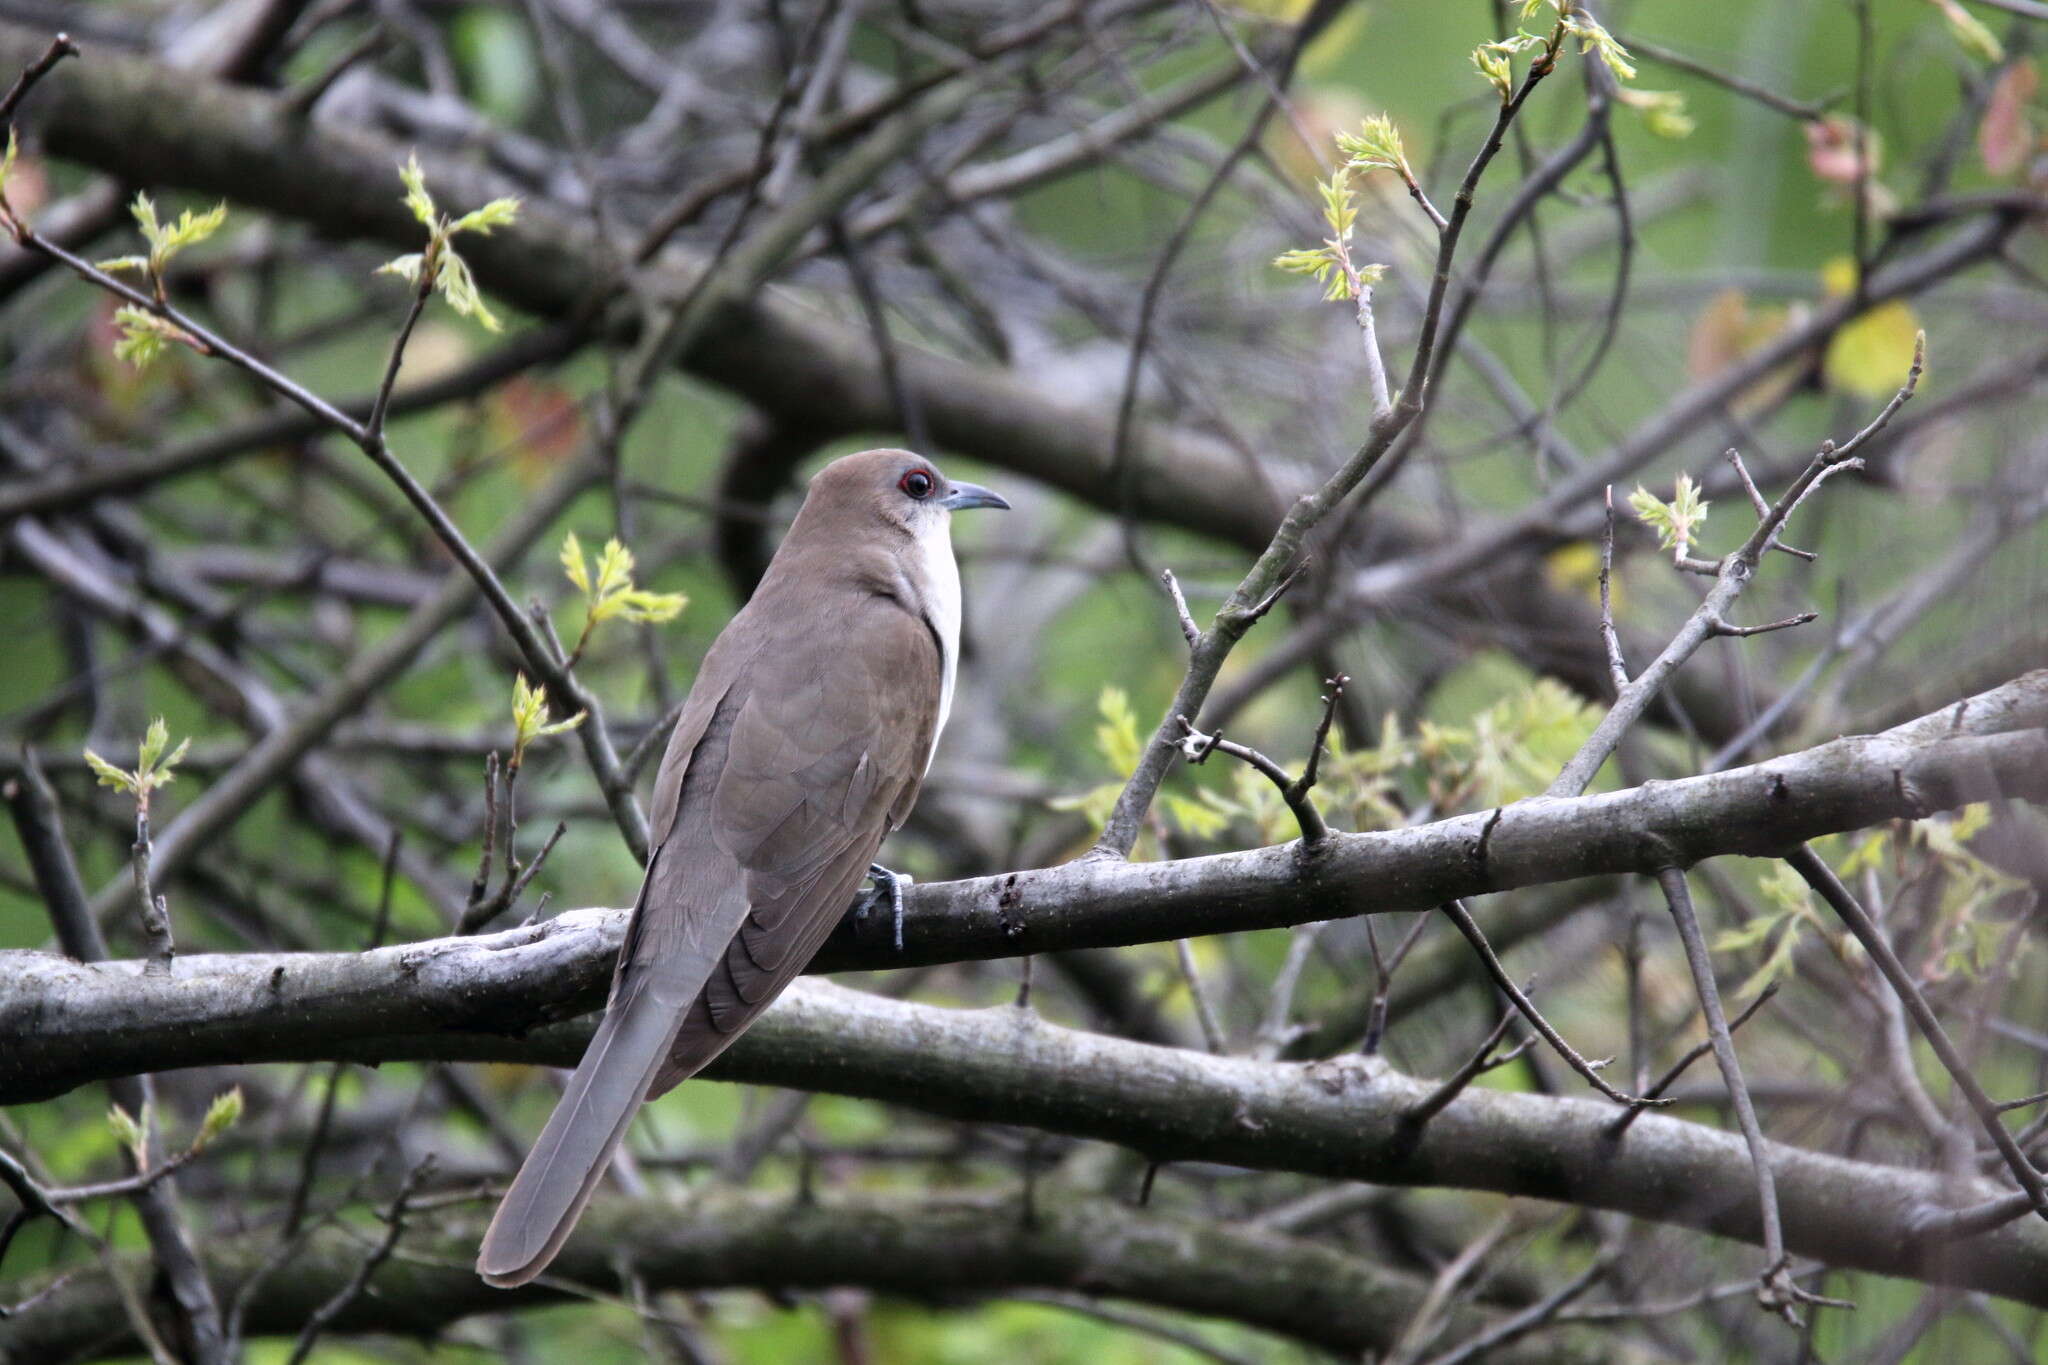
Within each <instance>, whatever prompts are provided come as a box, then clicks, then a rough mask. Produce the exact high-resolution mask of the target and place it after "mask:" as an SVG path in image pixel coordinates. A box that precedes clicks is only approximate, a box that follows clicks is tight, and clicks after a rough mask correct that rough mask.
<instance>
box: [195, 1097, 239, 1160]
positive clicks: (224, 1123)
mask: <svg viewBox="0 0 2048 1365" xmlns="http://www.w3.org/2000/svg"><path fill="white" fill-rule="evenodd" d="M241 1117H242V1087H241V1086H239V1085H238V1086H235V1087H234V1088H233V1089H230V1090H223V1091H222V1092H221V1093H220V1094H218V1095H215V1096H214V1097H213V1103H212V1104H209V1105H208V1106H206V1117H205V1118H204V1119H202V1120H200V1123H199V1135H198V1136H197V1137H195V1138H193V1139H192V1150H193V1151H195V1152H197V1151H201V1150H203V1149H204V1148H206V1147H208V1146H209V1145H211V1144H212V1142H213V1140H214V1139H215V1138H217V1137H219V1136H220V1135H221V1134H222V1133H225V1132H226V1131H227V1130H228V1129H230V1128H232V1127H234V1126H235V1124H236V1122H237V1121H239V1120H240V1119H241Z"/></svg>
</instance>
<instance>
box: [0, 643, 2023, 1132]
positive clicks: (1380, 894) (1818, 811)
mask: <svg viewBox="0 0 2048 1365" xmlns="http://www.w3.org/2000/svg"><path fill="white" fill-rule="evenodd" d="M2044 723H2048V671H2042V672H2036V673H2030V674H2027V675H2026V676H2025V677H2022V678H2019V679H2017V680H2015V681H2014V682H2011V683H2008V684H2007V685H2006V686H2004V687H2002V688H1998V689H1996V690H1994V691H1992V692H1987V693H1984V694H1981V695H1980V696H1977V697H1974V698H1971V699H1970V700H1969V701H1968V702H1967V703H1958V704H1957V705H1956V706H1952V707H1947V708H1944V709H1943V710H1942V711H1939V712H1936V713H1934V714H1933V715H1931V716H1927V717H1924V718H1922V719H1920V720H1917V721H1913V722H1910V723H1908V724H1906V725H1903V726H1900V727H1898V728H1896V729H1893V730H1890V731H1887V732H1885V733H1884V734H1882V735H1873V736H1864V737H1860V738H1850V739H1840V740H1836V741H1834V742H1833V743H1830V744H1825V745H1822V746H1820V747H1819V748H1817V749H1810V750H1807V751H1805V752H1803V753H1798V754H1792V755H1788V756H1786V757H1783V758H1778V759H1773V760H1771V761H1770V762H1767V763H1761V764H1757V765H1755V766H1753V767H1748V768H1737V769H1732V770H1730V771H1728V772H1724V773H1716V774H1713V775H1711V776H1707V777H1695V778H1688V779H1685V780H1684V781H1678V782H1658V783H1653V784H1651V785H1649V786H1645V787H1637V788H1632V789H1629V790H1626V791H1619V792H1611V793H1604V794H1601V795H1597V796H1589V797H1579V798H1575V799H1569V800H1560V799H1548V798H1544V799H1536V800H1530V801H1523V802H1519V803H1517V804H1515V805H1512V806H1509V807H1506V808H1505V812H1504V813H1500V814H1498V816H1497V817H1496V813H1495V812H1480V813H1476V814H1473V815H1465V816H1458V817H1456V818H1454V819H1450V820H1441V821H1437V822H1436V823H1434V824H1428V825H1420V826H1415V827H1412V828H1407V829H1401V830H1393V831H1388V832H1385V833H1380V834H1332V835H1331V836H1330V837H1329V838H1328V839H1327V840H1325V842H1324V844H1323V845H1322V852H1320V853H1318V854H1317V855H1316V856H1315V858H1314V860H1313V862H1309V863H1304V862H1303V861H1302V860H1301V859H1300V857H1299V854H1298V852H1297V846H1296V845H1293V844H1287V845H1280V846H1276V847H1271V848H1262V849H1253V850H1250V851H1248V852H1242V853H1226V854H1218V855H1215V856H1212V857H1206V858H1187V859H1181V860H1178V861H1174V862H1163V863H1136V864H1124V863H1117V862H1085V863H1074V864H1067V865H1064V866H1061V867H1055V868H1047V869H1042V870H1037V871H1029V872H1013V873H1008V874H1005V875H1003V876H997V877H981V878H975V879H972V880H967V881H958V882H940V883H921V884H919V885H918V886H916V887H915V888H914V889H913V890H912V891H910V893H909V894H908V895H907V897H906V917H905V923H904V946H903V948H902V950H901V951H898V950H897V949H896V948H895V947H894V946H893V944H892V943H891V941H890V939H891V933H892V931H891V927H890V925H889V924H888V922H887V918H886V917H876V922H873V923H870V924H868V925H867V926H865V927H863V926H860V925H858V924H849V925H848V926H847V927H845V928H843V929H842V930H841V931H840V933H839V934H838V935H837V936H836V937H835V938H834V939H833V940H832V941H831V942H830V943H828V944H827V946H826V950H825V952H824V953H822V954H821V955H820V957H819V958H818V960H817V961H816V962H815V963H814V964H813V966H812V970H814V971H843V970H856V969H858V970H869V969H875V968H884V967H892V966H917V965H923V964H926V963H933V962H953V961H961V960H968V959H990V958H1002V957H1016V956H1022V955H1028V954H1032V953H1041V952H1049V951H1056V950H1062V949H1069V948H1088V947H1111V946H1119V945H1124V944H1132V943H1152V942H1167V941H1171V940H1173V939H1177V938H1186V937H1190V936H1197V935H1203V934H1216V933H1230V932H1237V931H1242V930H1248V929H1265V928H1278V927H1285V926H1290V925H1294V924H1303V923H1311V922H1314V921H1317V920H1326V919H1332V918H1336V917H1338V915H1339V914H1340V913H1342V912H1346V911H1348V912H1349V913H1354V914H1376V913H1386V912H1391V911H1400V910H1425V909H1431V908H1434V907H1435V906H1437V905H1440V904H1442V903H1443V902H1444V901H1447V900H1450V899H1453V898H1456V897H1463V896H1472V895H1480V894H1484V893H1486V892H1489V891H1499V890H1506V889H1509V888H1511V887H1518V886H1532V885H1537V884H1540V883H1548V882H1556V881H1563V880H1568V879H1571V878H1577V877H1590V876H1600V875H1607V874H1614V873H1626V872H1638V873H1643V874H1646V875H1654V874H1655V873H1656V872H1657V871H1658V870H1660V869H1661V868H1663V867H1671V866H1686V865H1690V864H1692V863H1694V862H1697V861H1699V860H1701V859H1703V858H1708V857H1713V856H1716V855H1721V854H1730V853H1740V854H1749V855H1753V856H1774V855H1783V854H1784V853H1786V852H1787V851H1789V850H1790V849H1791V848H1792V847H1794V846H1795V845H1797V844H1798V843H1799V842H1801V841H1803V840H1806V839H1810V838H1814V837H1817V836H1818V835H1821V834H1825V833H1831V832H1836V831H1841V830H1848V829H1858V828H1863V827H1866V826H1868V825H1872V824H1875V823H1878V822H1880V821H1883V820H1889V819H1916V818H1919V817H1921V816H1925V815H1927V814H1929V813H1931V812H1933V811H1937V810H1945V809H1952V808H1954V807H1957V806H1960V805H1964V804H1967V803H1969V802H1971V801H1978V800H1985V799H1988V798H1991V797H1996V796H2017V797H2023V798H2031V799H2035V800H2044V799H2048V734H2044V733H2043V731H2042V729H2041V728H2040V727H2042V726H2043V725H2044ZM1952 731H1953V733H1951V732H1952ZM1489 826H1491V832H1490V833H1489V832H1488V828H1489ZM624 920H625V916H624V912H622V911H602V910H593V911H577V912H571V913H569V914H565V915H562V916H559V917H557V918H556V919H553V920H549V921H546V922H544V923H542V924H538V925H534V926H531V927H528V928H524V929H515V930H511V931H508V932H506V933H502V934H493V935H485V936H480V937H473V938H455V939H439V940H433V941H430V942H425V943H414V944H409V945H404V946H400V947H392V948H384V949H379V950H377V951H375V952H368V953H360V954H357V953H338V954H319V953H304V954H235V955H206V954H193V955H190V956H186V957H181V958H180V959H179V960H178V961H177V963H176V964H175V966H174V967H173V969H172V971H171V972H170V973H168V974H165V973H158V974H156V975H154V976H147V977H145V976H144V975H143V974H142V973H141V971H140V969H139V966H137V964H109V965H107V966H104V967H91V966H86V965H84V964H81V963H76V962H71V961H68V960H66V959H62V958H52V957H49V956H47V955H44V954H39V953H26V952H12V953H0V979H5V980H7V981H8V982H9V983H10V989H9V990H8V992H7V993H6V994H5V995H0V1037H7V1038H10V1039H12V1040H14V1044H13V1046H10V1047H9V1048H7V1049H5V1050H4V1051H0V1103H16V1102H20V1101H23V1100H28V1099H37V1098H42V1097H45V1096H48V1095H50V1094H54V1093H58V1092H61V1091H63V1090H67V1089H69V1088H71V1087H73V1086H76V1085H79V1084H82V1083H84V1082H85V1081H88V1080H94V1079H99V1078H103V1077H107V1076H115V1075H122V1074H127V1073H130V1072H135V1071H148V1070H158V1069H165V1068H170V1067H179V1066H199V1065H211V1064H219V1063H234V1062H247V1061H262V1060H281V1059H284V1058H305V1057H332V1056H336V1055H339V1054H338V1052H336V1051H334V1050H332V1049H334V1048H336V1047H338V1046H339V1045H341V1044H344V1043H346V1042H348V1041H350V1040H362V1039H374V1038H377V1037H382V1036H388V1035H392V1034H401V1033H420V1032H431V1031H435V1030H440V1029H461V1030H468V1031H480V1032H485V1033H516V1032H519V1031H522V1030H525V1029H529V1028H532V1027H534V1026H535V1025H537V1024H542V1023H546V1022H550V1021H553V1020H559V1019H565V1018H569V1017H573V1016H575V1015H577V1014H581V1013H584V1012H586V1011H589V1010H593V1009H596V1008H597V1007H598V1006H599V1005H600V1004H601V1003H602V1002H603V998H604V992H605V988H606V985H607V983H608V982H609V980H610V976H611V965H612V958H613V956H614V955H615V953H616V952H617V948H618V942H619V934H620V933H621V932H622V931H623V927H624Z"/></svg>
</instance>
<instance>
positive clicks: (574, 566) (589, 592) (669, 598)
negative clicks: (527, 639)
mask: <svg viewBox="0 0 2048 1365" xmlns="http://www.w3.org/2000/svg"><path fill="white" fill-rule="evenodd" d="M561 559H562V571H563V572H564V573H566V574H567V575H568V576H569V581H570V582H571V583H574V584H575V585H576V587H577V589H578V591H580V592H581V593H582V594H583V609H584V622H583V633H582V635H581V636H579V637H578V638H577V641H576V649H575V651H574V653H575V654H577V655H580V654H581V653H582V652H583V645H584V643H585V642H586V641H587V640H588V639H589V638H590V631H591V628H592V627H593V626H596V625H598V624H600V623H601V622H605V621H609V620H612V619H614V618H619V619H623V620H627V621H643V622H648V623H652V624H657V625H658V624H660V623H662V622H665V621H673V620H675V618H676V617H677V616H679V615H681V614H682V610H683V608H684V607H686V606H688V605H689V601H690V599H689V598H688V597H685V596H684V595H683V594H682V593H679V592H650V591H648V590H647V589H645V588H641V587H638V586H636V585H635V584H634V582H633V552H632V551H631V550H629V549H627V548H626V547H625V545H624V544H623V543H622V542H621V541H620V540H619V539H618V537H616V536H614V537H612V538H611V539H610V540H607V541H606V542H605V545H604V549H603V550H602V551H601V552H600V553H599V554H598V556H597V565H596V573H595V576H593V574H592V571H591V568H590V566H589V565H588V564H587V563H586V561H585V559H584V555H583V543H582V542H581V541H579V540H578V539H576V533H575V532H573V531H572V532H570V533H569V537H568V539H567V540H565V541H563V542H562V555H561Z"/></svg>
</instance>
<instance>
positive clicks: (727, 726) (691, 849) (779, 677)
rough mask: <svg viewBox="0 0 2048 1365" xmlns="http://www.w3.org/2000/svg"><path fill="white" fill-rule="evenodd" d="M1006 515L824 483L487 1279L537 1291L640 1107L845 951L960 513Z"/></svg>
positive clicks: (895, 471)
mask: <svg viewBox="0 0 2048 1365" xmlns="http://www.w3.org/2000/svg"><path fill="white" fill-rule="evenodd" d="M1007 505H1008V504H1006V503H1004V502H1003V501H1002V499H1000V498H998V497H996V496H995V495H994V494H992V493H989V492H987V491H986V490H985V489H980V488H976V487H974V486H973V485H972V484H954V483H949V482H948V481H947V480H946V479H945V478H944V477H943V476H941V475H940V474H939V473H938V471H937V470H936V469H935V468H934V467H933V466H932V464H931V463H930V461H928V460H925V459H923V458H922V457H920V456H917V455H914V454H911V453H910V452H908V451H902V450H869V451H863V452H862V453H860V454H858V455H848V456H846V457H844V458H843V459H839V460H835V461H833V462H832V463H831V464H829V465H827V466H826V467H825V468H824V469H823V470H821V471H820V472H819V473H818V475H817V476H816V477H815V478H813V479H812V480H811V486H810V491H809V493H808V495H807V496H806V497H805V499H804V505H803V508H802V510H801V511H799V512H798V513H797V517H796V521H795V522H794V524H792V525H791V527H790V529H789V534H788V535H787V536H786V537H785V538H784V539H783V542H782V546H781V548H780V549H778V550H777V551H776V554H775V558H774V559H773V560H772V561H771V562H770V564H769V566H768V571H767V573H766V574H765V575H764V576H763V578H762V580H761V585H760V587H759V588H758V589H757V590H756V592H755V593H754V596H753V598H752V600H751V601H749V602H748V603H747V605H746V606H745V607H744V608H742V609H741V611H740V612H739V614H738V615H736V616H735V617H733V619H732V621H731V622H730V623H729V624H728V625H727V626H726V628H725V630H724V631H723V632H722V633H721V634H720V635H719V637H718V639H717V640H716V641H715V642H714V643H713V644H712V646H711V649H710V652H709V653H707V654H706V655H705V656H704V662H703V665H702V667H701V668H700V669H699V670H698V673H697V680H696V683H695V685H694V686H693V687H692V688H691V689H690V696H689V700H688V701H687V702H685V703H684V706H683V711H682V715H681V716H680V718H679V719H678V720H677V721H676V728H675V732H674V734H673V735H672V736H671V737H670V739H669V745H668V752H667V755H666V756H665V757H664V758H663V759H662V764H661V772H660V775H659V776H658V777H657V778H656V779H655V785H654V809H653V812H652V823H651V825H650V828H651V829H652V830H653V831H654V838H655V841H656V842H655V847H654V850H653V853H652V855H651V856H650V858H649V860H648V865H647V876H646V880H645V881H644V882H643V883H642V884H641V887H640V897H639V900H638V901H637V902H636V903H635V905H634V907H633V918H632V921H631V924H630V925H629V927H628V929H627V931H626V941H625V944H624V946H623V947H622V948H621V949H620V952H619V965H618V970H617V973H616V974H615V975H614V977H613V980H612V994H611V1001H610V1004H609V1005H608V1006H607V1007H606V1011H605V1017H604V1022H603V1023H602V1024H600V1025H599V1027H598V1030H597V1033H596V1035H595V1036H594V1037H593V1038H592V1039H591V1042H590V1047H589V1048H588V1050H586V1051H585V1053H584V1055H583V1060H582V1062H581V1064H580V1065H579V1066H578V1067H577V1068H576V1073H575V1075H574V1076H573V1077H571V1079H570V1081H569V1084H568V1086H567V1087H566V1088H565V1089H564V1091H563V1093H562V1098H561V1101H560V1103H559V1104H558V1105H557V1106H556V1108H555V1112H554V1115H553V1116H552V1117H551V1118H550V1119H549V1120H548V1123H547V1127H546V1128H545V1129H544V1130H543V1131H542V1133H541V1136H540V1138H539V1139H538V1141H536V1142H535V1143H534V1147H533V1150H532V1151H531V1152H530V1153H529V1154H528V1155H527V1158H526V1162H525V1164H524V1165H522V1166H521V1167H520V1170H519V1174H518V1176H517V1177H515V1178H514V1180H513V1182H512V1187H511V1188H510V1189H509V1190H508V1191H507V1192H506V1194H505V1198H504V1201H503V1202H502V1203H500V1204H499V1206H498V1212H497V1215H496V1216H495V1217H494V1218H493V1219H492V1220H491V1226H490V1229H489V1230H488V1231H487V1232H485V1234H484V1240H483V1247H482V1249H481V1251H480V1252H479V1254H478V1257H477V1271H478V1273H479V1274H481V1275H482V1276H483V1277H484V1279H486V1280H487V1281H489V1282H490V1283H492V1284H494V1285H501V1286H512V1285H518V1284H524V1283H525V1282H526V1281H528V1280H530V1279H532V1278H533V1277H534V1276H536V1275H538V1274H539V1273H540V1272H541V1271H542V1270H543V1269H544V1268H545V1267H546V1266H547V1264H548V1262H549V1261H551V1260H552V1259H553V1258H554V1255H555V1253H556V1252H557V1251H558V1250H559V1249H560V1248H561V1245H562V1243H563V1241H564V1240H566V1239H567V1237H568V1235H569V1233H570V1231H571V1230H572V1229H573V1228H574V1227H575V1225H576V1219H577V1217H578V1216H579V1215H580V1214H581V1213H582V1211H583V1206H584V1205H585V1204H586V1203H588V1202H589V1200H590V1196H591V1193H592V1192H593V1191H594V1190H595V1189H596V1187H597V1183H598V1181H599V1180H600V1179H602V1178H603V1175H604V1172H605V1168H606V1167H607V1166H608V1165H609V1164H610V1162H611V1158H612V1154H613V1153H614V1152H615V1151H616V1150H617V1149H618V1144H619V1142H620V1140H621V1139H622V1138H623V1137H624V1136H625V1132H626V1127H627V1125H628V1124H629V1123H630V1122H631V1121H632V1118H633V1115H634V1113H635V1112H636V1111H637V1110H638V1109H639V1107H640V1104H641V1101H642V1100H643V1099H652V1098H653V1097H654V1096H656V1095H659V1094H661V1093H662V1092H663V1091H666V1090H667V1089H669V1088H670V1087H671V1086H673V1085H675V1084H676V1083H677V1082H678V1081H681V1080H683V1079H685V1078H687V1077H689V1076H692V1075H694V1074H695V1073H696V1072H697V1071H699V1070H701V1069H702V1068H703V1067H704V1066H705V1065H706V1064H707V1063H708V1062H710V1061H711V1059H712V1058H714V1057H716V1056H717V1055H718V1054H719V1053H720V1052H723V1051H724V1050H725V1049H726V1047H727V1046H729V1045H730V1044H731V1043H732V1041H733V1040H734V1039H735V1038H737V1037H738V1036H739V1035H740V1033H741V1032H742V1031H744V1030H745V1029H746V1027H747V1025H749V1024H750V1023H752V1022H753V1021H754V1019H755V1017H756V1016H758V1015H759V1014H760V1013H761V1011H762V1010H764V1009H766V1008H767V1007H768V1004H769V1002H770V1001H772V1000H773V999H774V998H775V997H776V995H777V994H779V993H780V992H781V991H782V989H783V988H784V987H785V986H787V985H788V984H789V982H790V981H791V979H793V978H794V977H795V976H796V974H797V973H798V972H800V971H802V970H803V968H804V965H805V964H806V963H807V962H809V961H810V959H811V957H812V955H813V954H815V953H816V952H817V950H818V948H819V946H820V945H821V944H822V943H823V942H824V941H825V938H826V936H827V935H828V934H830V933H831V932H832V928H833V926H834V925H835V924H837V923H838V921H839V919H840V916H841V915H842V914H843V913H844V912H845V910H846V908H847V906H848V905H849V904H850V903H851V902H852V900H853V897H854V893H855V891H856V890H857V889H858V887H859V886H860V883H861V880H862V879H863V878H864V877H865V876H866V875H867V870H868V865H869V864H870V863H871V862H872V861H873V860H874V857H875V854H876V851H877V850H878V849H879V848H880V846H881V843H882V840H883V838H884V837H885V836H886V835H888V834H889V832H890V831H892V830H894V829H896V828H897V827H898V826H899V825H901V824H902V823H903V820H904V818H905V817H906V816H907V815H909V813H910V808H911V806H912V804H913V803H914V802H915V801H916V800H917V792H918V788H919V787H920V786H921V785H922V783H923V781H924V774H925V769H926V768H927V766H928V765H929V764H930V761H931V753H932V749H933V747H934V745H935V744H936V743H937V740H938V732H939V729H940V727H941V726H942V725H943V724H944V723H945V714H946V711H947V709H948V706H949V704H950V702H951V699H952V682H953V669H954V664H955V662H956V660H957V656H958V640H959V603H960V595H959V594H960V589H959V578H958V575H957V572H956V570H955V569H954V565H953V554H952V545H951V541H950V539H949V522H950V520H951V512H952V511H953V510H954V509H957V508H963V507H991V506H993V507H1002V506H1007Z"/></svg>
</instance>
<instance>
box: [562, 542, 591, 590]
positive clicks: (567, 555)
mask: <svg viewBox="0 0 2048 1365" xmlns="http://www.w3.org/2000/svg"><path fill="white" fill-rule="evenodd" d="M561 558H562V571H563V572H564V573H566V574H568V575H569V581H570V582H571V583H574V584H575V585H576V590H577V591H578V592H580V593H582V594H583V595H584V596H585V597H588V596H589V595H590V570H589V569H588V568H587V567H585V565H584V563H583V542H582V541H580V540H578V539H577V538H576V533H575V532H574V531H571V532H570V533H569V538H568V539H567V540H564V541H563V542H562V556H561Z"/></svg>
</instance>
